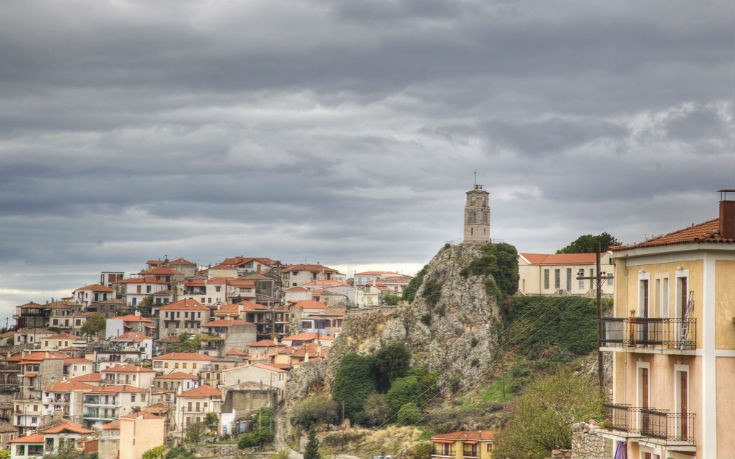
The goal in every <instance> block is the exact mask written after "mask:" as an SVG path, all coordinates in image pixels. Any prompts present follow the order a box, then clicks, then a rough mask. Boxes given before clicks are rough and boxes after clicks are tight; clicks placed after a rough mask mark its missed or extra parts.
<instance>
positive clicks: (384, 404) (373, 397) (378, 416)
mask: <svg viewBox="0 0 735 459" xmlns="http://www.w3.org/2000/svg"><path fill="white" fill-rule="evenodd" d="M362 410H363V411H364V412H365V422H367V423H368V424H370V425H372V426H381V425H383V424H385V423H386V422H388V421H389V420H390V417H391V414H393V410H392V409H391V407H390V404H389V403H388V400H386V398H385V395H384V394H379V393H377V392H373V393H372V394H370V395H369V396H368V398H367V399H366V400H365V404H364V405H363V406H362Z"/></svg>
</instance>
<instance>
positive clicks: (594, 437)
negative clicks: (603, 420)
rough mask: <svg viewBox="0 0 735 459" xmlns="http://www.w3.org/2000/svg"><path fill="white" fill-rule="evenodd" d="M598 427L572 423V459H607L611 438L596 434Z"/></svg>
mask: <svg viewBox="0 0 735 459" xmlns="http://www.w3.org/2000/svg"><path fill="white" fill-rule="evenodd" d="M598 431H599V427H597V426H595V425H592V424H587V423H586V422H579V423H577V424H574V425H572V456H571V457H572V459H609V458H610V457H612V451H613V449H612V448H613V444H612V440H610V439H608V438H604V437H603V436H601V435H598V434H597V432H598Z"/></svg>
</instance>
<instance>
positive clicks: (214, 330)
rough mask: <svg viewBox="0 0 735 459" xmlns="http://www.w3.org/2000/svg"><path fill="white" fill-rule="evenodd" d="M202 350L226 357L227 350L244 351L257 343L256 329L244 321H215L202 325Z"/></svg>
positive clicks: (250, 323) (253, 325) (252, 324)
mask: <svg viewBox="0 0 735 459" xmlns="http://www.w3.org/2000/svg"><path fill="white" fill-rule="evenodd" d="M202 330H203V331H204V333H206V334H201V335H200V338H201V341H202V348H203V349H204V351H205V352H206V353H207V354H209V355H213V356H217V357H224V353H225V350H226V349H232V348H239V349H242V348H244V347H245V346H247V345H248V344H250V343H254V342H255V341H256V339H257V338H256V328H255V324H254V323H252V322H246V321H244V320H213V321H211V322H207V323H205V324H202Z"/></svg>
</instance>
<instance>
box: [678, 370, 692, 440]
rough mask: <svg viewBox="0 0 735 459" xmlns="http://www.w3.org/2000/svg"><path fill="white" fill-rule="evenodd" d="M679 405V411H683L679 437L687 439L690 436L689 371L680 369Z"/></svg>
mask: <svg viewBox="0 0 735 459" xmlns="http://www.w3.org/2000/svg"><path fill="white" fill-rule="evenodd" d="M678 373H679V381H678V382H679V406H678V407H677V411H678V412H679V413H681V420H680V424H679V425H680V427H679V437H680V440H681V441H687V439H688V438H689V428H690V426H689V418H688V411H689V373H688V372H686V371H679V372H678Z"/></svg>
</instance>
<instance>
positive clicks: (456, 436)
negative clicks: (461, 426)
mask: <svg viewBox="0 0 735 459" xmlns="http://www.w3.org/2000/svg"><path fill="white" fill-rule="evenodd" d="M431 440H432V441H435V440H452V441H457V440H463V441H464V440H470V441H473V440H474V441H478V440H486V441H488V440H490V441H492V440H495V433H494V432H493V431H492V430H460V431H457V432H448V433H444V434H438V435H433V436H432V437H431Z"/></svg>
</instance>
